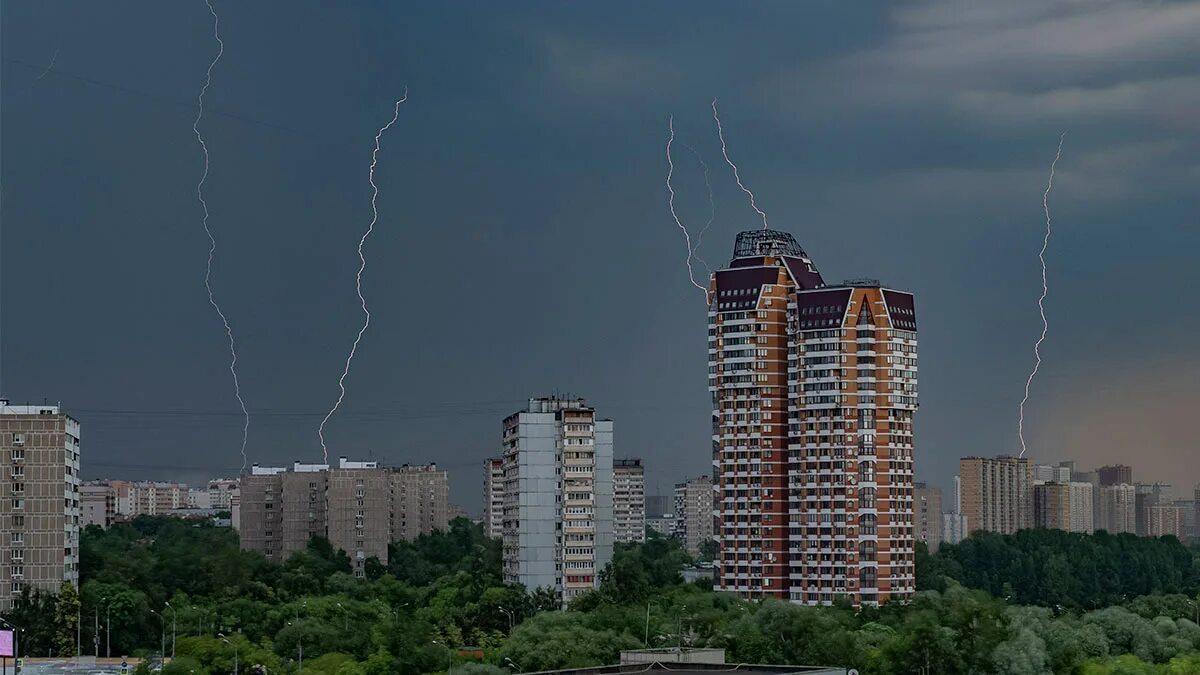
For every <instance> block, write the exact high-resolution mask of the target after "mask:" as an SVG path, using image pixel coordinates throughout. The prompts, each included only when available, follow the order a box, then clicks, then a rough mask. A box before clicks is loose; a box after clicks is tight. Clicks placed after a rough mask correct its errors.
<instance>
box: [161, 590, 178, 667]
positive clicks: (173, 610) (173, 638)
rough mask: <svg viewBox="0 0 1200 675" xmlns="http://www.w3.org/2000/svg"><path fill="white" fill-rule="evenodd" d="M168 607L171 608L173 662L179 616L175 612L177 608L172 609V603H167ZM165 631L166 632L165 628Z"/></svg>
mask: <svg viewBox="0 0 1200 675" xmlns="http://www.w3.org/2000/svg"><path fill="white" fill-rule="evenodd" d="M166 606H167V607H170V608H171V660H175V626H176V623H177V619H178V618H179V616H178V612H176V611H175V608H174V607H171V603H170V602H168V603H166ZM163 630H166V627H165V626H164V627H163Z"/></svg>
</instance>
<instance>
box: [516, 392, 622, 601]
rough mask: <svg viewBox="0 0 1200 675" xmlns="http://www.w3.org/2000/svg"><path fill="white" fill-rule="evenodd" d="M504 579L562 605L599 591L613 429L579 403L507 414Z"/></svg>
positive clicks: (607, 554)
mask: <svg viewBox="0 0 1200 675" xmlns="http://www.w3.org/2000/svg"><path fill="white" fill-rule="evenodd" d="M501 443H502V447H503V450H504V452H503V458H504V469H503V470H504V520H503V525H502V529H503V539H504V577H505V581H509V582H514V583H521V584H524V585H525V587H526V588H528V589H530V590H531V591H532V590H534V589H537V588H550V589H552V590H554V591H555V592H556V593H558V596H559V598H560V599H561V600H562V603H563V604H564V605H566V604H569V603H570V602H571V600H572V599H574V598H575V597H576V596H577V595H579V594H580V593H582V592H585V591H588V590H591V589H594V588H596V587H597V586H598V585H599V575H600V571H601V570H603V569H604V566H605V565H607V564H608V562H609V561H610V560H612V551H613V423H612V420H601V419H597V418H596V411H595V409H593V408H592V407H590V406H588V405H587V403H586V402H585V401H584V400H583V399H578V398H565V399H564V398H557V397H554V398H533V399H530V400H529V404H528V406H527V407H526V409H524V410H520V411H518V412H515V413H513V414H512V415H509V416H508V417H507V418H505V420H504V423H503V433H502V437H501Z"/></svg>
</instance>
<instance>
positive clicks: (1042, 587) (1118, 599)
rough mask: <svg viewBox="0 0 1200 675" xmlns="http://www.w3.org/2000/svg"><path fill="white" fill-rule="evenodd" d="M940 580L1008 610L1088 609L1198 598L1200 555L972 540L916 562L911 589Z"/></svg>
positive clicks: (1128, 546) (1114, 542) (1044, 533)
mask: <svg viewBox="0 0 1200 675" xmlns="http://www.w3.org/2000/svg"><path fill="white" fill-rule="evenodd" d="M948 580H953V581H956V582H958V583H960V584H962V585H964V586H967V587H969V588H977V589H981V590H984V591H987V592H988V593H991V594H992V595H994V596H996V597H1000V598H1004V599H1007V600H1009V601H1011V602H1012V603H1014V604H1023V605H1041V606H1043V607H1067V608H1073V609H1096V608H1100V607H1107V606H1110V605H1117V604H1121V603H1123V602H1125V601H1127V600H1129V599H1130V598H1135V597H1138V596H1143V595H1162V594H1170V593H1182V594H1186V595H1192V596H1194V595H1196V594H1197V593H1200V551H1198V550H1197V549H1195V548H1191V549H1189V548H1188V547H1186V546H1184V545H1183V544H1182V543H1180V541H1179V540H1178V539H1176V538H1175V537H1160V538H1157V539H1155V538H1148V537H1137V536H1134V535H1132V534H1116V535H1113V534H1108V533H1107V532H1097V533H1096V534H1090V535H1089V534H1078V533H1072V532H1064V531H1062V530H1047V529H1033V530H1022V531H1020V532H1017V533H1016V534H1014V535H999V534H993V533H988V532H976V533H974V534H972V535H971V536H970V537H968V538H967V539H965V540H963V541H962V542H961V543H959V544H957V545H943V546H942V547H941V548H940V549H939V550H938V552H937V554H935V555H932V556H930V555H927V554H925V552H924V551H921V552H919V553H918V556H917V587H918V589H931V590H941V589H944V588H945V585H946V582H947V581H948Z"/></svg>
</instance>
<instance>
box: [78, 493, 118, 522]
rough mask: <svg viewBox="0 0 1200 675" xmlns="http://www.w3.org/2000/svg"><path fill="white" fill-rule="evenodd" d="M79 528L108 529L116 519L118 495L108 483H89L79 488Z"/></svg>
mask: <svg viewBox="0 0 1200 675" xmlns="http://www.w3.org/2000/svg"><path fill="white" fill-rule="evenodd" d="M79 509H80V512H79V527H81V528H84V527H87V526H89V525H95V526H97V527H101V528H103V529H106V530H107V529H108V527H109V526H110V525H112V524H113V520H114V519H115V518H116V493H115V492H114V491H113V489H112V487H111V486H109V485H108V484H107V483H103V482H96V481H88V482H86V483H84V484H82V485H80V486H79Z"/></svg>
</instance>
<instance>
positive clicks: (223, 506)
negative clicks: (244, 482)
mask: <svg viewBox="0 0 1200 675" xmlns="http://www.w3.org/2000/svg"><path fill="white" fill-rule="evenodd" d="M237 489H238V481H237V479H236V478H215V479H213V480H210V481H208V504H209V507H210V508H214V509H217V510H219V511H227V510H229V509H230V508H231V507H232V506H233V495H234V493H236V492H237Z"/></svg>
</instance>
